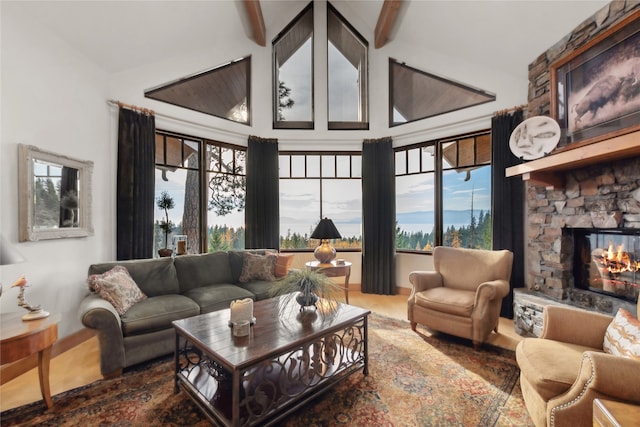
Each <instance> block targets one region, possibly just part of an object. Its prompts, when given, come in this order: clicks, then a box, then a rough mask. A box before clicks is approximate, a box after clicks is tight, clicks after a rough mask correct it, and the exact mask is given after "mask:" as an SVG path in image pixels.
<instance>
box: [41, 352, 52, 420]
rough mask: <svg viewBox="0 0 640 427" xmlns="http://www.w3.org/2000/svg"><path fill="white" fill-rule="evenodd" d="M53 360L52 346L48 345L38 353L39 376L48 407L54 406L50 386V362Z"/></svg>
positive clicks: (43, 396)
mask: <svg viewBox="0 0 640 427" xmlns="http://www.w3.org/2000/svg"><path fill="white" fill-rule="evenodd" d="M50 361H51V347H47V348H45V349H44V350H42V351H40V352H39V353H38V376H39V377H40V392H42V398H43V399H44V403H46V404H47V408H51V407H53V400H52V399H51V388H50V386H49V362H50Z"/></svg>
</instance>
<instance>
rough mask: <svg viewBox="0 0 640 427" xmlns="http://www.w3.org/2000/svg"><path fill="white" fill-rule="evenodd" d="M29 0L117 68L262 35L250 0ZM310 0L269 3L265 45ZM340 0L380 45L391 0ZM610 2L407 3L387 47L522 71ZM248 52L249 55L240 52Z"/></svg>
mask: <svg viewBox="0 0 640 427" xmlns="http://www.w3.org/2000/svg"><path fill="white" fill-rule="evenodd" d="M2 3H8V1H7V0H3V2H2ZM23 3H24V4H22V5H21V8H22V9H23V10H24V11H25V13H28V14H29V17H30V19H31V20H32V22H34V25H43V26H45V27H47V28H49V29H50V30H51V31H53V32H54V33H56V34H57V35H58V36H60V37H61V38H63V39H64V40H66V41H67V42H68V43H69V44H70V45H72V46H74V47H75V48H76V49H78V50H79V51H80V52H81V53H82V54H84V55H85V56H87V57H88V58H91V59H92V60H93V61H94V62H95V63H96V64H98V65H99V66H100V67H102V68H103V69H105V70H107V71H108V72H112V73H115V72H120V71H124V70H127V69H131V68H136V67H140V66H143V65H147V64H151V63H154V62H156V61H158V60H160V59H166V58H171V57H179V56H180V55H184V54H185V53H189V52H198V51H203V50H206V49H215V48H216V45H219V44H220V43H224V40H226V39H228V38H237V37H249V38H253V37H254V36H253V33H252V27H251V22H250V19H249V16H250V15H249V14H248V13H247V8H246V6H245V2H244V1H242V0H217V1H126V2H125V1H30V2H23ZM308 3H309V2H308V1H307V0H262V1H260V6H261V8H260V9H261V12H262V15H263V20H264V27H265V37H266V43H265V44H266V46H265V47H264V48H265V49H270V46H269V45H270V42H271V40H272V39H273V38H274V37H275V36H276V35H277V34H278V32H279V31H281V30H282V28H283V26H284V25H286V23H287V22H288V21H289V20H290V19H292V18H293V17H294V16H295V15H296V14H297V13H298V12H300V11H301V10H302V9H303V8H304V7H305V6H306V5H307V4H308ZM331 3H332V4H333V5H334V6H335V7H336V8H337V9H338V10H339V11H340V13H341V14H342V15H344V16H345V17H346V18H347V19H349V20H350V21H351V22H353V23H356V24H357V29H358V31H360V32H361V34H363V36H364V37H366V38H367V39H368V40H369V43H370V45H371V46H375V44H379V43H380V41H378V43H376V41H375V40H374V39H375V34H376V25H377V24H378V21H379V17H380V14H381V11H382V9H383V4H384V1H383V0H335V1H331ZM607 3H608V2H607V1H603V0H591V1H580V0H570V1H564V0H554V1H523V0H512V1H483V0H470V1H423V0H421V1H417V0H405V1H403V2H402V5H401V7H400V9H399V11H398V14H397V16H396V17H395V25H394V26H393V27H392V28H391V29H390V32H389V37H388V39H389V41H388V44H387V46H388V47H389V48H390V49H393V45H394V44H397V43H403V44H406V45H409V46H412V45H415V46H421V47H423V48H426V49H428V50H432V51H434V52H439V53H442V54H443V55H445V56H455V57H459V58H464V59H465V60H466V61H469V62H473V63H476V64H479V65H487V66H490V67H494V68H495V69H499V70H501V71H502V72H507V73H510V74H514V75H515V74H519V75H522V74H523V73H526V70H527V66H528V64H529V63H531V62H532V61H533V60H534V59H535V58H536V57H537V56H538V55H539V54H541V53H542V52H544V51H546V50H547V49H548V48H549V47H551V46H552V45H553V44H555V43H556V42H557V41H559V40H560V39H562V38H563V37H564V36H565V35H566V34H567V33H568V32H569V31H571V30H572V29H573V28H574V27H576V26H577V25H579V24H580V23H581V22H582V21H583V20H584V19H586V18H588V17H589V16H591V15H593V14H594V13H595V12H596V11H598V10H599V9H601V8H602V7H603V6H604V5H605V4H607ZM392 21H393V20H392ZM244 53H245V52H239V53H238V57H239V56H241V55H243V54H244ZM391 56H393V55H391ZM229 59H231V58H229ZM400 59H403V58H400ZM213 65H216V64H212V66H213ZM194 71H198V70H194Z"/></svg>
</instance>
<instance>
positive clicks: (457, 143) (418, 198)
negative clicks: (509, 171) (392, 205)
mask: <svg viewBox="0 0 640 427" xmlns="http://www.w3.org/2000/svg"><path fill="white" fill-rule="evenodd" d="M395 165H396V166H395V168H396V248H397V249H405V250H411V251H430V250H432V249H433V247H434V246H437V245H444V246H453V247H466V248H484V249H490V248H491V133H490V131H483V132H479V133H475V134H468V135H463V136H459V137H453V138H447V139H441V140H437V141H429V142H425V143H421V144H415V145H411V146H407V147H400V148H397V149H396V150H395Z"/></svg>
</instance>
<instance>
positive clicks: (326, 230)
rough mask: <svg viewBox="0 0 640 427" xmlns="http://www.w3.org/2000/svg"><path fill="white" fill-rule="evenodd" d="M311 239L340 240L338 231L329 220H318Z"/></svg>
mask: <svg viewBox="0 0 640 427" xmlns="http://www.w3.org/2000/svg"><path fill="white" fill-rule="evenodd" d="M311 238H312V239H341V238H342V236H340V233H339V232H338V229H337V228H336V226H335V225H334V224H333V221H331V220H330V219H329V218H324V219H321V220H320V223H319V224H318V226H317V227H316V229H315V230H313V233H312V234H311Z"/></svg>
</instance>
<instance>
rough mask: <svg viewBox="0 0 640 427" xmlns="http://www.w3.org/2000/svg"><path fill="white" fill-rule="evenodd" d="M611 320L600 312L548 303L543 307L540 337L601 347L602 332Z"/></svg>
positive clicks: (603, 332)
mask: <svg viewBox="0 0 640 427" xmlns="http://www.w3.org/2000/svg"><path fill="white" fill-rule="evenodd" d="M612 320H613V318H612V317H611V316H607V315H604V314H601V313H594V312H592V311H585V310H578V309H575V308H569V307H563V306H553V305H548V306H546V307H545V308H544V320H543V330H542V335H541V336H540V338H546V339H549V340H555V341H561V342H566V343H570V344H578V345H583V346H586V347H591V348H597V349H602V343H603V341H604V334H605V332H606V331H607V327H608V326H609V324H610V323H611V321H612Z"/></svg>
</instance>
